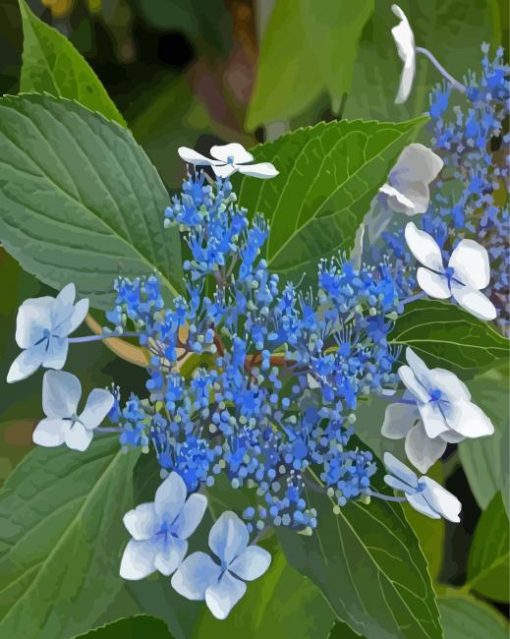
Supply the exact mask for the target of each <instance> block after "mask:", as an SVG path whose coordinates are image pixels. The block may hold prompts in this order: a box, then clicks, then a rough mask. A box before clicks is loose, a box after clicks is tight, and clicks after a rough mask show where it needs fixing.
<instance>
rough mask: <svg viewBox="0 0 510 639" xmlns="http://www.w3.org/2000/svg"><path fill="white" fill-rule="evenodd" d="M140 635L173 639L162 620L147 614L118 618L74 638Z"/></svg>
mask: <svg viewBox="0 0 510 639" xmlns="http://www.w3.org/2000/svg"><path fill="white" fill-rule="evenodd" d="M142 636H145V637H147V639H173V638H172V635H171V634H170V632H169V631H168V628H167V627H166V624H165V622H164V621H163V620H161V619H156V618H155V617H149V616H148V615H137V616H135V617H126V618H125V619H118V620H117V621H114V622H113V623H109V624H106V625H105V626H101V627H100V628H97V629H96V630H91V631H90V632H86V633H85V634H81V635H78V636H76V637H75V638H74V639H140V637H142Z"/></svg>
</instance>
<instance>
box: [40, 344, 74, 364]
mask: <svg viewBox="0 0 510 639" xmlns="http://www.w3.org/2000/svg"><path fill="white" fill-rule="evenodd" d="M68 349H69V342H68V339H67V337H50V340H49V344H48V348H47V349H46V352H45V354H44V358H43V362H42V365H43V366H44V367H45V368H54V369H55V370H60V369H61V368H63V366H64V364H65V363H66V359H67V351H68Z"/></svg>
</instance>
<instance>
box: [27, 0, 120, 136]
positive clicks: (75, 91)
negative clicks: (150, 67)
mask: <svg viewBox="0 0 510 639" xmlns="http://www.w3.org/2000/svg"><path fill="white" fill-rule="evenodd" d="M19 6H20V10H21V17H22V21H23V66H22V68H21V80H20V90H21V91H22V92H23V93H49V94H50V95H54V96H55V97H58V98H69V99H70V100H76V101H77V102H80V104H83V105H84V106H86V107H88V108H89V109H91V110H92V111H98V112H99V113H102V114H103V115H104V116H105V117H106V118H108V119H110V120H115V121H116V122H118V123H119V124H121V125H122V126H125V124H126V123H125V121H124V118H123V117H122V115H121V114H120V113H119V111H118V109H117V107H116V106H115V104H114V103H113V101H112V100H111V98H110V97H109V95H108V93H107V92H106V90H105V88H104V87H103V85H102V84H101V82H100V81H99V78H98V77H97V75H96V74H95V73H94V71H93V70H92V68H91V67H90V65H89V64H88V63H87V62H86V60H85V59H84V58H83V57H82V56H81V55H80V54H79V53H78V51H76V49H75V48H74V47H73V45H72V44H71V43H70V42H69V40H68V39H67V38H66V37H65V36H63V35H62V34H61V33H59V32H58V31H57V30H56V29H53V28H52V27H50V26H48V25H47V24H46V23H44V22H43V21H42V20H39V18H37V17H36V16H35V15H34V14H33V13H32V11H31V10H30V9H29V7H28V5H27V3H26V2H25V0H19Z"/></svg>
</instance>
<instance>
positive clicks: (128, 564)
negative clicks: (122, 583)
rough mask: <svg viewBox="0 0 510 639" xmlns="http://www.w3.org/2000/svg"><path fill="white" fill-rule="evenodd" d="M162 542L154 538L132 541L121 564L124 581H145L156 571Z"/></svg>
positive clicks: (121, 574)
mask: <svg viewBox="0 0 510 639" xmlns="http://www.w3.org/2000/svg"><path fill="white" fill-rule="evenodd" d="M160 546H161V542H160V541H159V540H158V539H157V538H155V537H153V538H152V539H147V540H144V541H137V540H136V539H131V540H130V541H129V542H128V545H127V546H126V548H125V550H124V554H123V555H122V560H121V562H120V576H121V577H122V579H129V580H130V581H136V580H138V579H145V577H148V576H149V575H151V574H152V573H153V572H155V571H156V567H155V566H154V559H155V557H156V554H157V553H158V552H159V550H160Z"/></svg>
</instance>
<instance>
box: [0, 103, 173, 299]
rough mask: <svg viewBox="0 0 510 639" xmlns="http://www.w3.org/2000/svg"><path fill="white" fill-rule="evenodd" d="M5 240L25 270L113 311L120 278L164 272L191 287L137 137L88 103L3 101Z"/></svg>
mask: <svg viewBox="0 0 510 639" xmlns="http://www.w3.org/2000/svg"><path fill="white" fill-rule="evenodd" d="M0 157H2V163H1V165H0V184H1V185H2V188H1V192H0V235H1V236H2V239H3V242H4V245H5V247H6V248H7V250H8V251H9V252H10V253H11V254H12V255H13V256H14V257H15V258H16V259H17V260H19V262H20V263H21V265H22V266H23V268H24V269H25V270H27V271H28V272H30V273H33V274H34V275H36V276H37V277H38V278H39V279H41V280H42V281H43V282H45V283H47V284H49V285H50V286H53V287H55V288H60V287H61V286H62V285H64V284H66V283H68V282H70V281H71V282H74V283H75V284H76V287H77V289H78V291H79V294H80V295H82V296H87V297H89V296H90V298H91V303H92V304H94V305H96V306H97V307H100V308H107V307H108V306H109V305H110V304H111V302H112V295H113V293H112V285H113V281H114V278H115V277H116V276H117V275H120V274H123V275H126V276H131V277H137V276H141V275H148V274H150V273H153V272H154V271H155V270H156V271H159V273H160V276H161V279H162V283H163V287H164V288H165V289H166V291H167V293H168V294H169V295H173V294H174V293H175V292H176V291H177V290H179V289H180V287H181V286H182V266H181V256H180V243H179V238H178V234H177V231H175V230H172V229H169V230H164V229H163V212H164V209H165V206H166V205H167V204H168V196H167V194H166V191H165V189H164V187H163V184H162V182H161V180H160V178H159V176H158V174H157V172H156V171H155V169H154V168H153V166H152V164H151V163H150V162H149V160H148V159H147V156H146V155H145V153H144V152H143V150H142V149H141V148H140V147H139V146H138V145H137V144H136V142H135V141H134V139H133V137H132V135H131V134H130V133H129V132H128V131H127V130H126V129H123V128H121V127H119V126H118V125H117V124H116V123H114V122H109V121H107V120H105V119H104V117H103V116H101V115H99V114H97V113H92V112H90V111H89V110H88V109H85V108H84V107H82V106H81V105H78V104H76V103H74V102H70V101H67V100H57V99H55V98H52V97H49V96H37V95H24V96H20V97H11V96H6V97H4V98H2V99H1V100H0Z"/></svg>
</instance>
